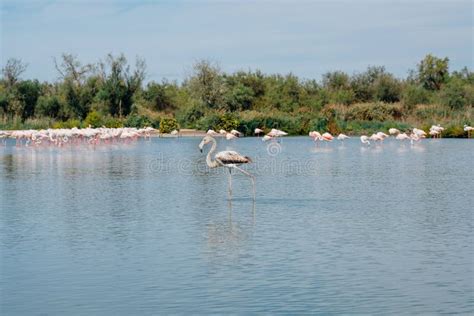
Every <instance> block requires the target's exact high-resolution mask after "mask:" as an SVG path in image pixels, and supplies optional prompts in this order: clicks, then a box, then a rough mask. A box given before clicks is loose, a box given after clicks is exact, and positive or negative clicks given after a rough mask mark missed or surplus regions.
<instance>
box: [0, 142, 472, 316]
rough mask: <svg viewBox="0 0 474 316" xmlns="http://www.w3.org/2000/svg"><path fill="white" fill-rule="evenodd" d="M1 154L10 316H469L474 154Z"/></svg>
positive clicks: (0, 246)
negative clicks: (228, 167)
mask: <svg viewBox="0 0 474 316" xmlns="http://www.w3.org/2000/svg"><path fill="white" fill-rule="evenodd" d="M199 141H200V139H199V138H180V139H158V138H157V139H153V140H152V141H140V142H138V143H136V144H129V145H110V146H102V147H97V148H95V149H92V148H76V149H72V148H61V149H57V148H37V149H34V148H16V147H15V146H14V144H13V143H8V144H7V146H6V147H5V146H4V147H0V190H1V191H0V192H1V195H0V314H3V315H35V314H51V315H54V314H55V315H59V314H67V315H69V314H83V315H84V314H85V315H88V314H101V315H106V314H110V315H134V314H157V313H191V312H195V313H203V314H206V313H211V312H212V313H228V312H241V313H265V312H270V313H271V312H277V311H278V312H282V313H288V314H298V313H303V312H306V313H313V314H318V313H320V314H340V313H364V314H367V313H368V314H399V313H410V314H413V313H427V314H433V313H448V312H459V313H466V314H468V313H474V289H473V288H474V274H473V273H474V272H473V270H474V269H473V267H474V261H473V260H474V259H473V258H474V251H473V250H474V246H473V241H474V238H473V237H474V234H473V209H474V208H473V205H474V195H473V189H472V185H473V179H474V171H473V167H474V164H473V154H474V140H424V141H422V142H421V143H418V144H416V145H415V146H413V147H412V146H410V145H409V144H407V145H402V144H400V143H398V142H395V141H388V142H386V143H385V144H383V146H372V147H371V148H365V147H362V146H361V145H360V142H359V141H358V140H355V139H354V140H350V141H348V142H346V143H345V144H344V145H340V143H336V142H334V143H332V144H329V145H327V146H326V145H322V146H319V147H318V146H315V145H314V144H313V143H312V141H311V140H310V139H309V138H307V137H304V138H285V139H283V141H282V143H281V144H279V145H278V144H272V145H271V147H270V148H267V145H266V144H264V143H262V142H261V141H260V140H259V139H253V138H244V139H239V140H237V141H224V140H219V149H221V150H224V149H235V150H238V151H240V152H241V153H244V154H246V155H249V156H251V157H252V158H254V161H255V163H254V164H252V165H250V166H245V167H244V168H245V169H247V170H249V171H250V172H253V173H254V174H256V175H257V200H256V203H255V204H254V203H253V202H252V200H251V199H250V197H251V191H250V182H249V180H248V179H247V178H245V177H244V176H240V175H237V176H235V177H234V181H233V186H234V201H233V202H232V204H229V202H228V200H227V191H226V190H227V181H228V178H227V173H226V172H225V170H207V169H206V168H205V167H204V165H205V163H204V160H203V158H204V154H201V153H200V152H199V150H198V148H197V145H198V143H199Z"/></svg>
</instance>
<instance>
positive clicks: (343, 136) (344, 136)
mask: <svg viewBox="0 0 474 316" xmlns="http://www.w3.org/2000/svg"><path fill="white" fill-rule="evenodd" d="M348 138H350V137H349V136H347V135H346V134H342V133H341V134H339V135H337V139H338V140H340V141H344V140H345V139H348Z"/></svg>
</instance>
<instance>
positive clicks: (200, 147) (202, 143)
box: [199, 142, 204, 152]
mask: <svg viewBox="0 0 474 316" xmlns="http://www.w3.org/2000/svg"><path fill="white" fill-rule="evenodd" d="M202 147H204V142H201V143H200V144H199V150H200V151H201V152H202Z"/></svg>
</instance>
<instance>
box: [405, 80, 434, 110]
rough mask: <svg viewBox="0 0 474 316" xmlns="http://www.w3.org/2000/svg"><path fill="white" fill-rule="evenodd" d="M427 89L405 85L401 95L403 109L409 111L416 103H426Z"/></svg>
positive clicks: (427, 98) (427, 99) (427, 100)
mask: <svg viewBox="0 0 474 316" xmlns="http://www.w3.org/2000/svg"><path fill="white" fill-rule="evenodd" d="M429 97H430V94H429V91H427V90H425V89H424V88H423V87H421V86H416V85H408V86H407V87H405V89H404V91H403V96H402V102H403V106H404V108H405V110H407V111H411V110H413V109H414V108H415V106H416V105H418V104H427V103H428V102H429Z"/></svg>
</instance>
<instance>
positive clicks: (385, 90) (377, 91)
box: [373, 73, 402, 103]
mask: <svg viewBox="0 0 474 316" xmlns="http://www.w3.org/2000/svg"><path fill="white" fill-rule="evenodd" d="M373 90H374V98H375V100H377V101H382V102H389V103H394V102H398V101H400V98H401V90H402V89H401V84H400V82H399V81H398V80H397V79H396V78H395V77H393V75H391V74H385V73H384V74H381V75H380V76H379V77H378V78H377V79H376V80H375V81H374V82H373Z"/></svg>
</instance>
